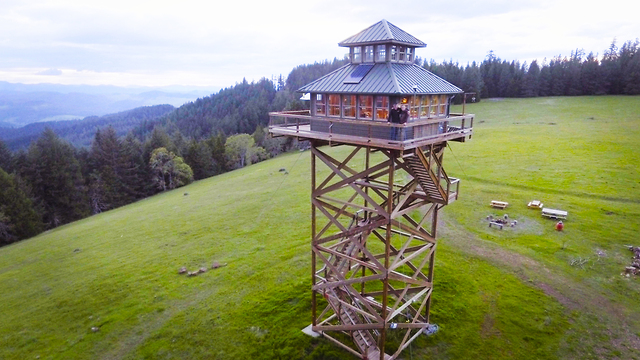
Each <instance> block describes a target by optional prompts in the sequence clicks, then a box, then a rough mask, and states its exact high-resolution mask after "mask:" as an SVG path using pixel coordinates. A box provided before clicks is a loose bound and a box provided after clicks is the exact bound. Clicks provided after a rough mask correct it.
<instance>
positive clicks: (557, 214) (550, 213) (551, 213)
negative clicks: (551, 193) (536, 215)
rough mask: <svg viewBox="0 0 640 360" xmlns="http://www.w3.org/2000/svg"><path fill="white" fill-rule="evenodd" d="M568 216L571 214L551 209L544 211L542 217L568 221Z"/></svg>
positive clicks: (544, 209)
mask: <svg viewBox="0 0 640 360" xmlns="http://www.w3.org/2000/svg"><path fill="white" fill-rule="evenodd" d="M568 214H569V213H567V212H566V211H563V210H557V209H549V208H543V209H542V216H546V217H548V218H552V219H566V218H567V215H568Z"/></svg>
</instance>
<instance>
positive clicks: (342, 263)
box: [269, 20, 474, 360]
mask: <svg viewBox="0 0 640 360" xmlns="http://www.w3.org/2000/svg"><path fill="white" fill-rule="evenodd" d="M339 45H340V46H343V47H348V48H349V57H350V63H349V64H347V65H345V66H343V67H341V68H339V69H337V70H335V71H333V72H331V73H329V74H327V75H325V76H323V77H321V78H319V79H317V80H315V81H313V82H311V83H310V84H307V85H305V86H303V87H302V88H300V89H299V90H298V91H299V92H304V93H310V94H311V104H310V110H305V111H292V112H275V113H270V114H269V115H270V123H269V132H270V133H271V135H272V136H290V137H295V138H298V139H300V140H309V142H310V143H311V248H312V251H311V259H312V260H311V267H312V269H311V275H312V299H311V301H312V324H311V329H312V330H313V331H314V332H317V333H319V334H322V335H323V336H324V337H325V338H327V339H329V340H331V341H333V342H335V343H336V344H337V345H339V346H341V347H342V348H344V349H346V350H347V351H349V352H351V353H353V354H354V355H356V356H358V357H360V358H362V359H370V360H372V359H380V360H383V359H395V358H397V357H398V356H399V354H400V353H401V352H402V351H403V350H404V349H405V348H407V347H408V346H409V344H410V343H411V342H412V341H414V340H415V339H416V338H417V337H418V336H419V335H420V334H421V333H423V332H425V330H426V329H428V328H430V326H431V324H430V323H429V310H430V306H431V294H432V291H433V269H434V260H435V252H436V225H437V219H438V211H439V210H440V209H441V208H442V207H443V206H445V205H447V204H450V203H451V202H453V201H454V200H456V199H457V198H458V187H459V181H458V179H454V178H451V177H449V176H448V175H447V173H446V172H445V170H444V168H443V154H444V149H445V147H446V144H447V141H458V142H464V141H465V140H466V139H467V138H471V135H472V127H473V118H474V115H473V114H466V115H465V114H464V113H463V114H453V113H451V112H450V105H451V100H452V98H453V96H454V95H455V94H459V93H462V90H461V89H459V88H458V87H456V86H454V85H452V84H450V83H448V82H447V81H445V80H443V79H442V78H439V77H438V76H436V75H434V74H432V73H431V72H429V71H427V70H425V69H424V68H422V67H421V66H418V65H416V64H414V61H415V50H416V48H419V47H425V46H426V44H425V43H423V42H422V41H420V40H418V39H416V38H415V37H413V36H412V35H410V34H408V33H406V32H404V31H403V30H401V29H400V28H398V27H397V26H395V25H393V24H391V23H389V22H387V21H386V20H382V21H380V22H378V23H376V24H374V25H372V26H370V27H369V28H367V29H365V30H363V31H361V32H360V33H358V34H356V35H353V36H351V37H349V38H348V39H346V40H344V41H342V42H340V43H339ZM395 104H403V105H405V106H406V108H407V111H408V121H406V123H395V122H389V121H388V119H389V115H390V113H391V112H392V109H393V106H395ZM463 111H464V110H463ZM327 145H329V146H341V147H348V149H349V150H348V151H344V152H339V153H340V154H343V155H342V156H335V155H330V154H329V153H328V152H327V151H326V146H327ZM323 146H325V148H322V147H323ZM356 156H357V157H358V158H363V161H362V162H361V163H360V165H358V164H357V163H356V160H355V159H356ZM391 338H393V340H394V341H393V346H388V348H387V349H385V342H386V340H387V339H391ZM385 351H389V352H390V354H387V353H386V352H385Z"/></svg>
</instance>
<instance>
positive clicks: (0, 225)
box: [0, 169, 43, 246]
mask: <svg viewBox="0 0 640 360" xmlns="http://www.w3.org/2000/svg"><path fill="white" fill-rule="evenodd" d="M15 177H16V175H9V174H7V173H6V172H5V171H4V170H2V169H0V246H1V245H3V244H8V243H11V242H14V241H17V240H22V239H26V238H28V237H31V236H35V235H37V234H38V233H40V232H41V231H42V228H43V227H42V222H41V220H40V214H38V212H37V211H36V209H35V207H34V205H33V203H32V201H31V199H29V197H28V196H27V194H26V193H25V192H24V191H23V190H22V189H21V188H20V186H19V185H18V184H17V183H16V181H15Z"/></svg>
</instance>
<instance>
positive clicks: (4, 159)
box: [0, 140, 13, 173]
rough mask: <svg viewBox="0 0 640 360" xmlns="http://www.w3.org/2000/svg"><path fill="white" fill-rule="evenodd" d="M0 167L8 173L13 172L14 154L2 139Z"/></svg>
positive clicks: (0, 143)
mask: <svg viewBox="0 0 640 360" xmlns="http://www.w3.org/2000/svg"><path fill="white" fill-rule="evenodd" d="M0 169H3V170H4V171H6V172H8V173H11V172H13V154H12V153H11V150H9V148H8V147H7V145H6V144H5V143H4V142H3V141H2V140H0Z"/></svg>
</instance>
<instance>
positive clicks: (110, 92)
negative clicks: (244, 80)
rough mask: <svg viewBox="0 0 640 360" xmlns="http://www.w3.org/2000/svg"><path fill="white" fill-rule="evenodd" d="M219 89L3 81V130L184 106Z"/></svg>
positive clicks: (0, 92)
mask: <svg viewBox="0 0 640 360" xmlns="http://www.w3.org/2000/svg"><path fill="white" fill-rule="evenodd" d="M216 90H217V88H196V87H182V86H174V87H162V88H152V87H135V88H127V87H117V86H107V85H101V86H90V85H57V84H14V83H9V82H5V81H0V128H6V127H21V126H25V125H27V124H31V123H34V122H40V121H47V120H54V119H55V120H63V119H65V120H66V119H81V118H85V117H87V116H92V115H95V116H102V115H106V114H113V113H117V112H121V111H125V110H129V109H134V108H137V107H141V106H151V105H157V104H170V105H172V106H176V107H177V106H181V105H183V104H185V103H187V102H190V101H194V100H195V99H197V98H199V97H203V96H207V95H210V94H212V93H213V92H215V91H216Z"/></svg>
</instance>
